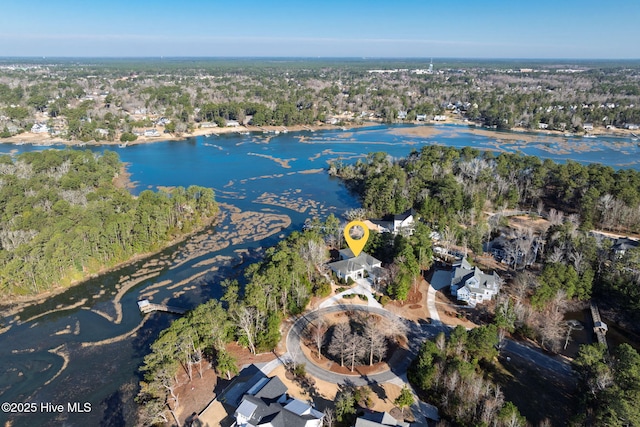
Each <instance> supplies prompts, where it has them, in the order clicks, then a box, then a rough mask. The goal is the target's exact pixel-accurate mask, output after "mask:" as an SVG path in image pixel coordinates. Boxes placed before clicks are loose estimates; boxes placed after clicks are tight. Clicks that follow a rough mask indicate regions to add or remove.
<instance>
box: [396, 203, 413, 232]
mask: <svg viewBox="0 0 640 427" xmlns="http://www.w3.org/2000/svg"><path fill="white" fill-rule="evenodd" d="M415 213H416V212H415V211H414V210H413V209H407V210H406V211H404V212H403V213H401V214H398V215H394V216H393V223H392V226H391V231H392V233H394V234H398V233H406V234H413V230H414V229H415V221H416V220H415V217H414V216H415Z"/></svg>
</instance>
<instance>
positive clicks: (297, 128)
mask: <svg viewBox="0 0 640 427" xmlns="http://www.w3.org/2000/svg"><path fill="white" fill-rule="evenodd" d="M372 124H380V123H379V122H376V121H367V122H363V123H361V124H356V123H351V124H349V126H336V125H328V124H315V125H291V126H252V125H242V126H237V127H223V128H220V127H213V128H198V129H195V130H194V131H193V132H191V133H181V134H171V133H167V134H165V133H161V134H160V135H159V136H151V137H149V136H139V137H138V139H136V140H135V141H131V142H127V143H122V142H120V141H95V140H91V141H87V142H84V141H79V140H66V139H62V138H60V137H53V136H50V135H43V134H38V133H31V132H24V133H21V134H18V135H14V136H12V137H9V138H0V144H14V145H22V144H32V145H33V144H35V145H38V146H44V147H46V146H49V145H65V146H70V147H89V146H101V145H107V146H120V145H123V144H124V145H125V146H126V147H129V146H132V145H139V144H148V143H153V142H164V141H183V140H185V139H189V138H195V137H198V136H217V135H228V134H234V133H237V134H240V133H244V132H251V133H269V134H275V132H279V133H290V132H295V133H299V132H315V131H320V130H341V129H345V130H350V129H358V128H362V127H366V126H370V125H372ZM157 129H158V131H160V130H162V128H161V127H160V128H157Z"/></svg>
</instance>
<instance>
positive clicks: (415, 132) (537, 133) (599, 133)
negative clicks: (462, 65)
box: [0, 116, 638, 148]
mask: <svg viewBox="0 0 640 427" xmlns="http://www.w3.org/2000/svg"><path fill="white" fill-rule="evenodd" d="M384 124H385V123H383V122H382V121H380V120H367V121H366V122H362V123H349V124H348V125H345V126H337V125H329V124H315V125H310V126H308V125H292V126H289V127H286V126H252V125H242V126H238V127H224V128H218V127H215V128H199V129H195V130H194V131H193V132H192V133H183V134H160V136H155V137H146V136H139V137H138V139H136V140H135V141H131V142H128V143H126V144H124V147H122V148H126V147H129V146H133V145H141V144H151V143H154V142H167V141H184V140H187V139H189V138H196V137H199V136H218V135H229V134H244V133H246V132H250V133H252V134H256V133H267V134H274V135H275V132H278V133H297V134H299V133H303V132H315V131H323V130H343V131H350V130H355V129H361V128H364V127H368V126H376V125H384ZM394 125H404V126H405V127H399V128H398V129H395V130H393V131H394V132H395V133H397V134H400V135H402V134H406V135H411V136H418V137H425V138H428V137H432V136H436V135H438V134H439V133H441V130H439V128H440V127H441V126H443V125H444V126H456V127H460V128H461V129H464V131H466V132H469V133H472V134H475V135H482V136H486V137H488V138H494V139H496V140H498V141H500V140H519V141H522V140H524V141H525V142H527V143H532V142H536V141H531V139H533V138H537V137H553V138H584V137H587V138H588V137H591V138H594V137H612V138H629V139H631V140H632V141H634V140H636V139H638V138H636V137H635V136H634V135H638V134H636V133H634V132H633V131H632V130H630V129H620V128H615V129H604V128H595V129H593V130H592V131H590V132H584V133H569V132H563V131H557V130H548V129H525V128H521V127H514V128H511V129H505V130H500V129H492V128H488V127H485V126H482V125H480V124H478V123H475V122H471V121H464V120H461V119H459V118H457V117H449V116H448V117H447V121H444V122H434V121H428V122H410V123H401V122H394V123H391V124H389V126H394ZM161 129H162V128H160V129H159V130H161ZM634 142H635V141H634ZM0 144H13V145H23V144H30V145H36V146H43V147H48V146H53V145H64V146H67V147H78V148H80V147H96V146H116V147H119V146H121V145H123V143H121V142H120V141H94V140H92V141H88V142H83V141H78V140H64V139H62V138H59V137H52V136H49V135H46V136H44V135H42V134H34V133H31V132H24V133H22V134H19V135H15V136H12V137H10V138H2V139H0Z"/></svg>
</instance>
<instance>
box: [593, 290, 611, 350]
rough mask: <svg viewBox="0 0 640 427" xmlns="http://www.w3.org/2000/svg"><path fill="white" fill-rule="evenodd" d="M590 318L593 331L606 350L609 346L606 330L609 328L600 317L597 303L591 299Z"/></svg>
mask: <svg viewBox="0 0 640 427" xmlns="http://www.w3.org/2000/svg"><path fill="white" fill-rule="evenodd" d="M591 318H592V319H593V333H595V334H596V337H597V338H598V342H599V343H600V344H602V345H604V346H605V348H606V349H607V350H608V349H609V346H608V345H607V338H606V335H607V331H608V330H609V328H608V327H607V324H606V323H604V322H603V321H602V319H601V318H600V310H599V309H598V305H597V304H596V303H595V302H593V301H591Z"/></svg>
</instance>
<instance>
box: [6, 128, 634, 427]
mask: <svg viewBox="0 0 640 427" xmlns="http://www.w3.org/2000/svg"><path fill="white" fill-rule="evenodd" d="M423 128H424V129H427V130H428V132H422V135H424V136H420V135H417V134H415V133H414V134H411V133H407V132H414V131H415V130H416V128H413V127H407V126H391V127H389V126H375V127H366V128H361V129H357V130H349V131H341V130H330V131H317V132H307V131H305V132H298V133H286V134H285V133H280V134H278V135H275V134H250V135H242V134H233V135H220V136H208V137H206V136H204V137H197V138H190V139H186V140H183V141H160V142H156V143H152V144H143V145H134V146H130V147H127V148H119V147H91V148H89V149H91V150H94V151H102V150H104V149H110V150H114V151H117V152H118V154H119V155H120V157H121V159H122V160H123V161H124V162H127V163H128V170H129V172H130V173H131V179H132V181H133V182H134V184H135V187H134V188H133V189H132V190H131V191H132V192H133V193H135V194H137V193H139V192H140V191H142V190H145V189H147V188H150V189H155V188H157V187H161V186H166V187H172V186H189V185H191V184H196V185H202V186H208V187H212V188H214V189H215V190H216V199H217V200H218V201H219V202H222V203H224V204H226V205H228V206H227V207H226V208H225V211H226V212H231V211H237V210H240V211H242V212H251V213H252V215H254V216H253V217H252V218H254V219H255V218H258V220H260V218H267V216H268V215H271V216H275V217H276V218H277V219H278V220H277V221H276V222H275V224H276V226H274V227H273V229H271V230H267V231H265V230H260V228H259V226H251V227H249V229H250V230H251V231H250V235H249V236H242V234H243V232H242V230H241V229H240V228H241V227H240V226H238V224H237V223H236V222H234V221H232V219H233V218H232V215H230V214H227V215H225V217H224V219H223V220H222V221H221V222H220V223H218V224H216V226H215V227H212V228H211V229H208V230H205V231H203V232H201V233H198V234H197V235H195V236H193V237H192V238H190V239H188V240H187V241H185V242H183V243H181V244H177V245H175V246H173V247H171V248H168V249H166V250H164V251H163V252H161V253H159V254H156V255H154V256H152V257H150V258H148V259H144V260H140V261H137V262H135V263H132V264H130V265H127V266H124V267H122V268H119V269H117V270H116V271H113V272H111V273H109V274H105V275H103V276H100V277H97V278H94V279H91V280H89V281H87V282H85V283H83V284H80V285H78V286H75V287H73V288H71V289H69V290H67V291H66V292H64V293H61V294H59V295H56V296H54V297H52V298H50V299H49V300H47V301H46V302H45V303H43V304H40V305H37V306H33V307H29V308H27V309H25V310H23V311H22V312H20V313H18V314H17V315H14V316H7V315H6V313H5V314H2V315H0V322H1V323H0V331H3V332H2V333H1V334H0V344H1V345H0V402H16V403H29V404H33V403H35V404H36V405H35V407H36V408H35V409H36V411H35V413H29V414H26V415H21V416H16V415H10V414H6V413H0V422H1V423H2V424H4V422H5V421H6V420H9V419H10V420H12V421H13V425H14V426H22V425H24V426H34V425H73V426H75V425H78V426H79V425H112V426H118V425H130V424H132V423H133V420H135V404H134V403H133V397H134V396H135V393H136V388H137V382H138V381H139V374H138V372H137V368H138V366H139V365H140V363H141V360H142V357H144V355H145V354H146V353H147V352H148V346H149V344H150V343H151V342H152V341H153V340H154V339H155V338H156V337H157V334H158V333H159V331H160V330H162V329H163V328H165V327H166V326H167V325H168V324H169V322H170V321H171V320H172V319H173V318H174V317H173V316H172V315H169V314H161V313H155V314H152V315H148V316H146V317H145V316H142V315H141V314H140V313H139V311H138V308H137V304H136V301H137V300H138V299H140V298H149V299H151V300H152V301H153V302H165V303H169V304H170V305H174V306H179V307H183V308H187V309H188V308H192V307H194V306H195V305H197V304H198V303H201V302H203V301H206V300H208V299H210V298H212V297H219V296H220V287H219V285H218V284H219V282H220V281H221V280H222V279H223V278H225V277H241V274H242V269H243V267H244V265H246V263H247V262H250V261H252V260H254V259H256V258H257V257H259V255H260V251H261V248H263V247H267V246H270V245H273V244H275V243H276V242H277V241H278V240H279V239H280V238H282V237H283V236H284V235H286V234H288V233H289V232H291V231H293V230H299V229H300V228H301V226H302V224H303V223H304V220H305V219H307V218H309V217H312V216H316V215H319V216H325V215H328V214H329V213H335V214H338V215H339V214H341V213H342V212H344V210H346V209H349V208H352V207H356V206H358V202H357V200H356V199H355V198H354V197H353V196H352V195H350V194H349V193H348V191H347V190H346V189H345V188H344V186H343V185H342V184H341V183H340V182H339V181H338V180H336V179H333V178H331V177H329V176H328V174H327V173H326V171H325V168H326V166H327V162H328V161H331V160H335V159H343V161H345V162H354V161H355V160H356V159H358V158H362V157H364V156H365V155H366V153H369V152H373V151H386V152H388V153H389V154H391V155H392V156H397V157H400V156H405V155H407V154H408V153H409V152H410V151H411V150H412V149H419V148H420V147H421V146H423V145H427V144H439V145H448V146H455V147H464V146H473V147H476V148H479V149H491V150H497V151H500V150H503V151H507V152H522V153H525V154H532V155H537V156H540V157H544V158H551V159H554V160H556V161H565V160H567V159H574V160H577V161H580V162H583V163H589V162H601V163H605V164H609V165H611V166H613V167H615V168H619V167H631V168H634V169H640V163H639V161H640V156H639V154H640V149H639V148H638V146H637V144H636V143H635V142H633V141H631V140H630V139H628V138H597V139H587V138H565V137H551V136H547V135H525V134H523V135H522V139H520V140H519V139H518V138H520V136H516V137H515V139H514V135H516V134H511V133H504V134H502V135H503V136H504V139H503V138H502V137H501V138H498V139H496V138H495V137H492V136H489V135H483V134H480V135H479V134H474V133H470V132H469V131H468V130H467V128H466V127H460V126H447V125H444V126H434V127H423ZM517 135H520V134H517ZM45 148H47V147H37V146H32V145H8V144H5V145H0V153H20V152H24V151H32V150H41V149H45ZM51 148H57V147H51ZM283 218H288V219H287V221H284V220H283ZM278 221H280V222H278ZM289 223H290V225H288V224H289ZM277 224H281V226H277ZM254 233H256V234H254ZM3 328H4V329H3ZM48 403H51V404H53V405H59V404H61V405H63V410H62V412H61V413H57V412H52V411H53V410H54V409H56V410H57V409H59V408H56V407H55V406H49V405H47V404H48ZM68 403H71V404H72V405H73V404H74V403H78V404H80V405H79V406H75V407H73V408H69V407H68V406H67V405H68ZM85 403H88V404H89V405H90V410H89V411H87V412H79V411H77V409H82V410H87V408H88V407H87V406H84V404H85ZM29 408H31V409H33V408H34V407H33V406H31V407H29ZM69 409H75V412H74V411H69Z"/></svg>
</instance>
